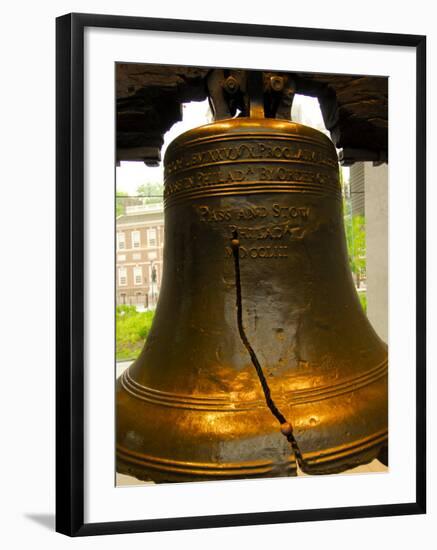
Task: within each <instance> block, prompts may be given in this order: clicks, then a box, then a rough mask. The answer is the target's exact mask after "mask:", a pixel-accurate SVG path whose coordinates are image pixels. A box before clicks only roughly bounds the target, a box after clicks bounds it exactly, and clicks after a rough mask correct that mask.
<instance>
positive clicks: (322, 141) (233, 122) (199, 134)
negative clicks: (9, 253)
mask: <svg viewBox="0 0 437 550" xmlns="http://www.w3.org/2000/svg"><path fill="white" fill-rule="evenodd" d="M260 122H262V124H260ZM242 123H243V126H244V128H245V129H246V130H253V131H254V133H258V132H259V133H260V134H262V129H263V128H266V127H268V128H270V129H276V130H282V131H283V132H284V134H287V133H289V134H290V137H291V136H295V137H302V138H303V139H305V138H310V139H311V138H312V139H314V140H315V142H316V143H315V144H319V145H322V146H327V147H329V148H332V149H333V150H334V152H336V149H335V145H334V142H333V141H332V140H331V139H330V138H329V136H327V135H326V134H324V133H323V132H321V131H320V130H317V129H316V128H313V127H312V126H307V125H305V124H301V123H300V122H295V121H293V120H288V119H278V118H263V117H234V118H224V119H221V120H216V121H213V122H209V123H208V124H203V125H202V126H196V127H195V128H190V129H189V130H186V131H185V132H183V133H182V134H180V135H179V136H177V137H175V138H174V139H173V140H172V141H171V142H170V144H169V145H168V147H167V150H166V152H165V155H164V159H163V160H164V164H165V162H166V159H167V158H168V156H169V154H171V153H172V152H173V151H174V150H175V149H178V148H180V147H183V146H186V145H189V144H190V143H191V141H192V140H191V138H192V137H193V138H194V137H195V138H196V139H199V138H205V139H206V138H213V137H214V136H217V137H218V135H219V133H218V132H215V131H214V130H215V129H216V128H220V126H222V130H223V132H225V131H229V130H232V129H233V128H236V127H240V128H241V126H242ZM292 127H293V128H298V129H299V130H303V131H302V132H297V133H296V132H295V133H291V132H287V129H290V130H291V128H292ZM238 133H239V132H234V133H231V134H230V135H233V136H238ZM278 133H279V132H278ZM284 137H285V136H284Z"/></svg>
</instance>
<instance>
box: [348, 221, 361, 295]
mask: <svg viewBox="0 0 437 550" xmlns="http://www.w3.org/2000/svg"><path fill="white" fill-rule="evenodd" d="M345 226H346V241H347V247H348V252H349V264H350V268H351V271H352V273H354V275H355V279H356V284H357V287H358V288H359V287H360V283H361V280H362V279H363V278H365V276H366V225H365V219H364V216H359V215H357V216H353V217H349V218H348V219H346V220H345Z"/></svg>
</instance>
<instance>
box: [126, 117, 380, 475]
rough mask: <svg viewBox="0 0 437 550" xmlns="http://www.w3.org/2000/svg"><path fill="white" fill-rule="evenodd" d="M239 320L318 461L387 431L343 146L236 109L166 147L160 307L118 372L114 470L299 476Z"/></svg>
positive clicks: (320, 468)
mask: <svg viewBox="0 0 437 550" xmlns="http://www.w3.org/2000/svg"><path fill="white" fill-rule="evenodd" d="M235 232H237V234H238V239H239V243H240V247H239V253H240V258H239V260H240V262H239V263H240V271H241V273H240V275H241V293H242V305H243V324H244V328H245V332H246V335H247V337H248V339H249V341H250V344H251V346H252V347H253V348H254V350H255V351H256V354H257V357H258V359H259V361H260V364H261V365H262V368H263V370H264V373H265V376H266V379H267V382H268V385H269V387H270V390H271V394H272V397H273V399H274V401H275V403H276V404H277V406H278V407H279V408H280V409H281V411H282V412H283V413H284V415H285V416H286V418H287V419H288V420H289V421H290V422H291V423H292V425H293V428H294V435H295V438H296V440H297V442H298V444H299V448H300V450H301V452H302V454H303V458H304V460H305V464H306V466H307V471H308V472H309V473H315V474H325V473H335V472H341V471H343V470H345V469H348V468H350V467H353V466H356V465H359V464H364V463H366V462H369V461H370V460H372V459H374V458H375V457H377V456H378V454H379V453H380V451H381V449H382V448H384V447H385V445H386V444H387V348H386V345H385V344H384V343H383V342H382V341H381V340H380V339H379V338H378V337H377V335H376V333H375V332H374V330H373V329H372V327H371V325H370V324H369V322H368V321H367V318H366V317H365V315H364V313H363V311H362V309H361V306H360V303H359V300H358V297H357V294H356V291H355V288H354V284H353V281H352V277H351V273H350V270H349V266H348V259H347V250H346V244H345V235H344V227H343V218H342V197H341V191H340V185H339V179H338V160H337V155H336V151H335V148H334V146H333V144H332V142H331V141H330V140H329V139H328V138H327V137H326V136H324V135H323V134H321V133H320V132H318V131H316V130H313V129H311V128H308V127H305V126H302V125H299V124H295V123H292V122H288V121H284V120H275V119H262V118H259V119H257V118H238V119H229V120H223V121H220V122H215V123H213V124H209V125H207V126H203V127H201V128H197V129H195V130H191V131H189V132H187V133H185V134H183V135H182V136H180V137H179V138H177V139H176V140H175V141H174V142H173V143H172V144H171V145H170V147H169V148H168V151H167V154H166V158H165V249H164V254H165V264H164V276H163V282H162V288H161V294H160V297H159V303H158V307H157V310H156V315H155V320H154V323H153V327H152V330H151V332H150V335H149V337H148V340H147V342H146V345H145V347H144V349H143V351H142V353H141V355H140V357H139V358H138V359H137V361H136V362H135V363H134V364H133V365H132V366H131V367H130V368H129V369H128V370H127V371H125V373H124V374H123V375H122V376H121V377H120V379H119V380H118V382H117V469H118V471H120V472H123V473H128V474H130V475H133V476H135V477H137V478H139V479H153V480H154V481H157V482H162V481H191V480H206V479H231V478H246V477H271V476H283V475H295V474H296V463H295V459H294V455H293V453H292V451H291V448H290V445H289V444H288V442H287V440H286V439H285V438H284V436H283V435H282V434H281V432H280V429H279V425H278V423H277V420H276V419H275V418H274V417H273V416H272V414H271V413H270V411H269V409H268V408H267V406H266V403H265V400H264V396H263V392H262V390H261V386H260V383H259V379H258V377H257V374H256V372H255V369H254V367H253V364H252V363H251V360H250V357H249V355H248V353H247V350H246V348H245V347H244V345H243V343H242V341H241V339H240V337H239V333H238V327H237V315H236V305H235V304H236V302H235V285H236V277H235V269H234V262H233V257H232V249H231V239H232V237H233V235H234V234H235Z"/></svg>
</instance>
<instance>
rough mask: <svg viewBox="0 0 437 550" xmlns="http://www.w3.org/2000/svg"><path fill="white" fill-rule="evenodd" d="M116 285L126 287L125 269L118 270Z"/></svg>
mask: <svg viewBox="0 0 437 550" xmlns="http://www.w3.org/2000/svg"><path fill="white" fill-rule="evenodd" d="M118 284H119V285H120V286H126V285H127V271H126V268H125V267H119V268H118Z"/></svg>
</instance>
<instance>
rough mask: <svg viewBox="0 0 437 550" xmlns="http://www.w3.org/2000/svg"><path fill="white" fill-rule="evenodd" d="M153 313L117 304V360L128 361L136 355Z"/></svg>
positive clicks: (150, 324)
mask: <svg viewBox="0 0 437 550" xmlns="http://www.w3.org/2000/svg"><path fill="white" fill-rule="evenodd" d="M154 314H155V312H154V311H142V312H140V311H137V310H136V309H135V306H117V308H116V311H115V321H116V348H115V358H116V360H117V361H129V360H133V359H136V358H137V357H138V355H139V353H140V351H141V350H142V348H143V346H144V342H145V341H146V338H147V335H148V334H149V332H150V328H151V326H152V321H153V316H154Z"/></svg>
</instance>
